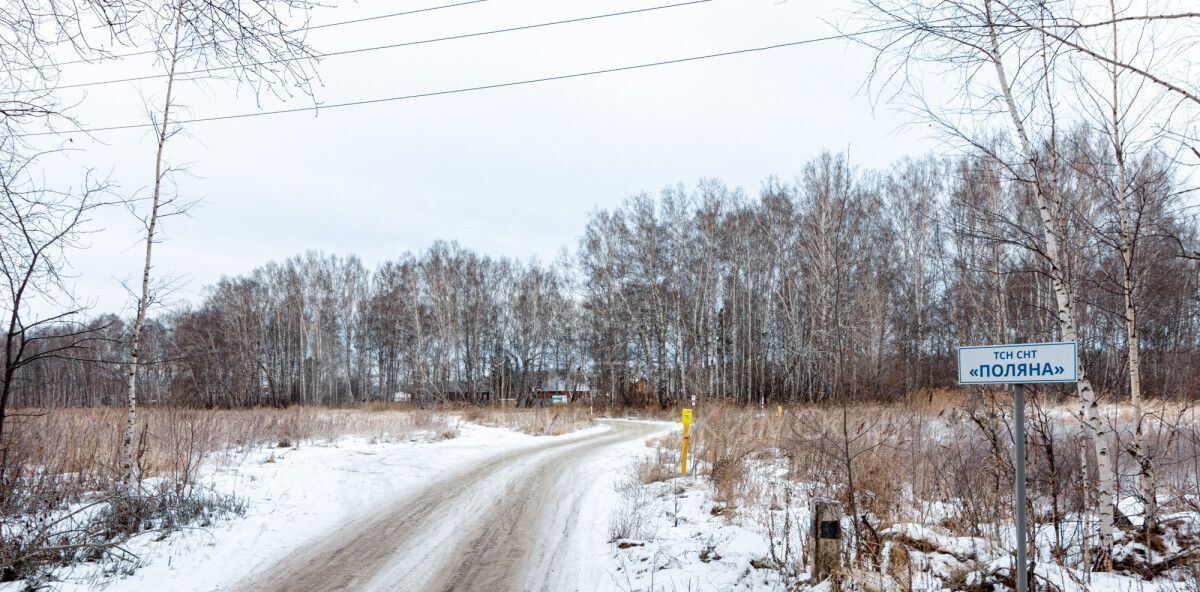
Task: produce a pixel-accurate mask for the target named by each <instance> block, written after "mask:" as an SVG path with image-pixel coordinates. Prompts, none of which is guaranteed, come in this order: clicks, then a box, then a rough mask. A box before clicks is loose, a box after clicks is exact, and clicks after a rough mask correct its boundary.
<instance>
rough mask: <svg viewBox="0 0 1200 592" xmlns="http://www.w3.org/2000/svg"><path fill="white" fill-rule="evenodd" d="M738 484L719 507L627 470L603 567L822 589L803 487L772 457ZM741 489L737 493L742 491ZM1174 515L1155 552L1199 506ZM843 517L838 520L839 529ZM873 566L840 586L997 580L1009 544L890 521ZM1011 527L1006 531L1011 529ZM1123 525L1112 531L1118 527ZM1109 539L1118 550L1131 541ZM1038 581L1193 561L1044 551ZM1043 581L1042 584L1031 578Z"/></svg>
mask: <svg viewBox="0 0 1200 592" xmlns="http://www.w3.org/2000/svg"><path fill="white" fill-rule="evenodd" d="M750 464H751V470H750V472H751V482H752V486H751V488H752V489H754V491H753V492H752V493H751V494H750V496H751V499H753V500H754V503H751V504H746V507H740V508H731V507H729V506H728V505H727V504H725V503H722V502H720V501H718V500H717V494H716V491H715V490H714V487H713V485H712V482H711V481H710V480H708V479H706V478H703V477H690V476H689V477H672V478H670V479H667V480H665V481H655V482H652V483H642V482H639V481H637V480H634V479H631V480H629V481H627V482H626V483H625V484H624V486H623V487H621V488H620V490H621V493H622V495H623V501H622V503H621V504H620V505H619V506H618V510H617V514H616V515H615V517H614V523H615V524H619V525H622V526H623V528H622V529H621V535H622V538H619V539H618V540H617V541H615V543H614V544H613V545H611V547H610V549H609V554H608V558H607V560H608V562H609V564H610V566H611V567H610V571H613V572H615V573H617V574H619V575H618V578H617V580H618V582H619V583H620V587H619V589H620V590H623V591H627V592H662V591H675V590H687V591H689V592H749V591H784V590H788V591H791V590H806V591H808V592H828V590H829V583H828V581H826V582H824V583H821V582H814V581H812V580H811V577H810V575H811V574H810V572H809V569H810V567H811V566H809V565H808V561H807V557H806V556H805V551H806V548H807V542H808V541H807V535H808V528H809V523H810V515H809V503H810V499H811V491H809V489H808V488H806V487H805V486H804V484H800V483H795V482H790V481H787V480H786V479H783V476H784V475H785V474H786V473H787V471H786V469H785V468H784V463H783V461H781V460H764V459H760V460H755V461H751V463H750ZM743 501H744V500H743ZM1163 523H1164V524H1166V523H1170V524H1174V526H1173V527H1172V529H1171V530H1170V531H1169V532H1168V535H1167V536H1164V537H1163V543H1164V544H1163V548H1161V549H1159V550H1158V551H1157V552H1156V553H1155V556H1156V558H1157V557H1159V556H1163V555H1169V554H1170V553H1172V552H1176V551H1178V544H1177V542H1176V539H1177V538H1180V537H1183V536H1188V537H1191V538H1192V540H1195V538H1196V533H1197V529H1198V528H1200V517H1197V516H1196V515H1194V514H1188V515H1183V514H1180V515H1173V516H1165V517H1164V518H1163ZM852 528H853V525H852V524H850V523H849V522H848V521H843V524H842V532H850V531H851V530H852ZM879 536H880V539H881V541H882V543H883V548H882V553H881V557H880V560H879V561H880V563H881V564H882V569H873V570H871V571H869V572H868V571H866V570H854V571H852V572H850V573H849V574H848V575H847V576H846V581H845V582H844V583H843V589H849V590H863V591H866V592H903V591H912V590H922V591H928V592H935V591H939V590H945V591H950V590H960V589H964V588H970V589H972V590H993V589H995V590H1005V589H1010V588H1007V587H1005V585H1004V584H1003V583H1002V582H1003V581H1004V580H1005V578H1007V577H1009V574H1010V570H1011V569H1012V567H1011V566H1012V565H1013V563H1012V561H1013V560H1012V556H1011V553H1010V552H1009V549H1010V548H1011V545H1001V544H997V543H996V542H994V541H989V540H987V539H984V538H978V537H968V536H956V535H954V534H952V533H950V532H949V531H947V530H946V529H944V528H939V527H930V526H926V525H921V524H914V523H900V524H895V525H892V526H889V527H888V528H886V529H881V530H880V532H879ZM1011 536H1012V533H1011V531H1009V532H1007V533H1006V538H1007V537H1011ZM1127 538H1128V536H1125V537H1124V539H1127ZM1124 539H1122V538H1119V539H1118V541H1117V542H1118V546H1117V550H1118V555H1121V554H1127V553H1129V552H1131V551H1133V552H1136V550H1137V549H1139V548H1141V546H1140V545H1137V544H1134V543H1131V542H1129V541H1128V540H1124ZM1051 543H1053V540H1051V537H1050V533H1048V532H1039V538H1038V545H1039V547H1040V548H1049V545H1050V544H1051ZM1036 574H1037V578H1038V580H1039V583H1040V584H1042V585H1044V584H1049V585H1050V586H1053V588H1054V589H1056V590H1057V591H1058V592H1195V590H1196V587H1195V586H1196V584H1197V583H1196V581H1195V579H1194V577H1195V575H1194V573H1189V572H1186V571H1181V570H1175V571H1173V572H1168V573H1167V574H1165V575H1164V576H1160V577H1158V578H1155V579H1154V580H1153V581H1147V580H1145V579H1143V578H1141V577H1138V576H1134V575H1121V574H1101V573H1094V574H1090V576H1085V574H1083V573H1082V572H1081V571H1080V570H1077V569H1074V570H1072V569H1065V568H1062V567H1060V566H1058V565H1055V564H1054V563H1052V562H1045V561H1043V562H1041V563H1039V564H1037V565H1036ZM1042 589H1043V590H1044V589H1046V588H1044V587H1043V588H1042Z"/></svg>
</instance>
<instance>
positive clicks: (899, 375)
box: [15, 129, 1200, 407]
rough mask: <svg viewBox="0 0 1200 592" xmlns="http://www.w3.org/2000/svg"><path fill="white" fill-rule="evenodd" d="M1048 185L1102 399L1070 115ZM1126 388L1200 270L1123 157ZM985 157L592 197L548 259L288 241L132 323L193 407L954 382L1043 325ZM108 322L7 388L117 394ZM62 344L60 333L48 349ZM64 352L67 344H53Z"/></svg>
mask: <svg viewBox="0 0 1200 592" xmlns="http://www.w3.org/2000/svg"><path fill="white" fill-rule="evenodd" d="M1056 150H1057V151H1058V158H1056V159H1046V161H1045V162H1054V163H1057V169H1056V170H1053V171H1047V174H1046V175H1045V176H1046V178H1052V179H1054V180H1055V182H1056V183H1057V186H1058V190H1059V191H1060V193H1061V196H1062V203H1063V214H1062V216H1061V228H1060V234H1061V236H1062V237H1063V240H1062V243H1063V244H1061V245H1059V248H1060V249H1062V251H1063V252H1064V253H1065V259H1064V260H1065V261H1066V262H1068V263H1067V269H1066V270H1065V272H1064V273H1065V277H1067V278H1068V282H1069V284H1070V286H1071V287H1072V288H1073V294H1075V297H1076V298H1077V300H1078V302H1077V303H1076V305H1077V307H1078V318H1079V321H1078V323H1079V342H1080V351H1081V354H1082V356H1083V359H1084V365H1085V367H1086V368H1087V370H1088V374H1089V376H1091V377H1092V378H1093V382H1094V383H1095V385H1096V386H1097V388H1099V389H1100V390H1101V392H1105V393H1110V394H1118V393H1126V392H1127V391H1128V367H1127V356H1126V351H1127V350H1126V347H1127V343H1128V339H1127V332H1126V326H1125V314H1126V310H1127V309H1126V303H1125V300H1124V294H1123V290H1122V285H1123V284H1122V281H1123V272H1124V269H1123V264H1122V257H1121V240H1120V233H1119V229H1118V227H1119V224H1118V212H1117V209H1116V203H1115V199H1114V197H1113V196H1114V187H1115V186H1116V180H1115V175H1116V174H1117V173H1116V166H1115V164H1114V159H1113V157H1112V151H1111V146H1110V145H1109V144H1107V143H1106V142H1105V139H1104V138H1102V137H1096V136H1093V135H1091V134H1089V133H1088V132H1087V131H1086V130H1083V129H1080V130H1079V131H1076V132H1075V133H1073V134H1070V135H1069V136H1068V137H1067V138H1066V139H1061V138H1060V139H1059V141H1058V145H1057V146H1056ZM1126 168H1127V170H1128V171H1129V172H1128V176H1129V179H1128V187H1129V190H1128V199H1129V204H1130V205H1131V210H1130V211H1131V216H1132V218H1133V222H1134V228H1136V231H1137V233H1136V236H1135V238H1136V241H1135V243H1134V257H1133V259H1132V264H1131V266H1130V271H1131V272H1132V274H1133V276H1134V277H1135V279H1136V282H1135V284H1134V285H1135V286H1136V290H1135V292H1134V293H1133V294H1132V297H1133V300H1134V304H1135V306H1136V309H1137V314H1138V317H1137V318H1138V325H1139V327H1138V328H1139V338H1140V343H1139V351H1140V353H1141V354H1142V358H1141V359H1142V374H1143V377H1142V388H1143V389H1144V390H1145V392H1146V394H1149V395H1151V396H1158V397H1176V396H1185V397H1193V396H1194V395H1195V393H1194V391H1193V390H1191V389H1190V388H1189V385H1194V384H1196V380H1197V378H1200V376H1198V374H1200V358H1198V356H1197V346H1198V345H1200V292H1198V289H1200V286H1198V280H1200V276H1198V275H1197V262H1196V260H1195V259H1194V258H1192V257H1189V256H1188V255H1187V252H1186V250H1185V249H1184V245H1188V244H1191V243H1192V242H1193V239H1194V238H1195V237H1196V235H1197V233H1198V232H1197V225H1196V221H1195V220H1194V219H1193V218H1192V217H1191V216H1190V215H1188V214H1187V211H1188V210H1187V206H1188V204H1189V203H1190V199H1189V196H1188V191H1187V188H1186V187H1184V186H1183V182H1184V177H1183V176H1181V174H1180V173H1179V172H1178V171H1177V170H1176V167H1175V166H1174V165H1173V164H1172V160H1171V159H1170V158H1168V157H1167V156H1165V155H1163V154H1160V153H1158V152H1154V151H1149V152H1147V153H1146V155H1145V156H1143V157H1141V160H1139V161H1136V162H1133V163H1127V166H1126ZM1010 170H1011V169H1008V168H1006V167H1005V166H1003V165H1002V164H1001V163H999V162H998V161H995V160H993V159H991V158H990V157H988V156H986V151H980V152H979V153H976V154H974V155H970V156H961V157H942V156H934V155H928V156H925V157H922V158H910V159H905V160H903V161H901V162H898V163H896V164H894V165H893V166H891V167H889V168H887V169H885V170H872V169H868V168H863V167H858V166H855V165H854V164H853V163H852V162H851V161H850V159H849V158H848V157H847V156H846V155H845V154H832V153H824V154H821V155H819V156H817V157H816V158H813V159H812V160H810V161H809V162H807V163H804V164H803V165H802V166H801V167H799V172H798V174H797V175H795V176H794V178H787V179H784V178H771V179H768V180H767V181H765V182H764V183H763V185H762V187H761V189H760V190H759V191H758V193H757V194H756V195H749V194H747V193H746V192H745V191H743V190H741V189H733V188H730V187H727V186H726V185H725V184H723V183H721V182H720V181H716V180H704V181H701V182H700V183H699V184H698V185H697V186H695V187H694V188H685V187H683V186H675V187H668V188H666V189H664V190H662V192H661V193H660V194H659V195H657V196H652V195H649V194H642V195H638V196H635V197H632V198H629V199H627V200H626V201H625V202H624V203H623V204H622V205H621V206H619V207H616V208H614V209H611V210H599V211H596V212H594V213H593V214H591V216H590V218H589V220H588V222H587V225H586V228H585V230H584V233H583V236H582V237H581V238H580V240H579V243H578V245H577V247H576V249H575V251H574V253H573V254H572V255H570V256H564V257H562V258H561V259H560V260H557V261H554V262H549V263H544V262H537V261H531V262H523V261H516V260H513V259H506V258H492V257H488V256H484V255H480V254H478V253H475V252H472V251H470V250H468V249H465V248H463V247H461V246H459V245H458V244H456V243H454V242H439V243H436V244H434V245H433V246H432V247H430V248H429V249H428V250H425V251H423V252H420V253H416V254H413V253H406V254H403V255H400V256H398V257H396V258H395V259H392V260H389V261H386V262H384V263H383V264H381V265H379V266H378V267H377V268H375V269H368V268H367V267H366V266H365V265H364V264H363V263H362V262H361V261H360V260H359V259H358V258H357V257H355V256H352V255H351V256H332V255H324V254H320V253H313V252H309V253H305V254H303V255H299V256H296V257H293V258H291V259H288V260H286V261H283V262H272V263H268V264H266V265H264V266H262V267H260V268H258V269H256V270H254V271H252V272H250V273H248V274H246V275H242V276H237V277H226V278H223V279H222V280H220V281H219V282H218V283H216V284H215V285H213V286H210V287H209V288H207V290H206V291H205V295H204V297H203V299H202V301H200V302H198V303H195V304H194V305H189V306H184V307H182V308H179V309H176V310H171V311H166V312H163V313H161V314H159V315H157V316H156V317H154V318H152V319H151V320H150V321H148V322H147V324H146V325H145V327H144V328H143V336H142V339H143V343H144V348H145V354H144V355H145V359H146V360H149V362H146V363H144V365H143V366H142V369H141V372H140V374H139V377H138V380H139V385H140V386H139V389H142V390H141V392H142V393H144V397H145V399H144V400H146V401H151V402H166V401H172V402H183V403H186V404H191V405H201V406H248V405H290V404H335V405H336V404H348V403H353V402H362V401H374V400H390V399H392V398H394V397H395V395H396V394H397V393H408V394H411V395H412V396H413V397H415V399H416V400H418V401H421V402H434V401H441V400H446V399H467V400H475V401H494V400H496V399H497V398H500V397H503V398H509V399H517V400H522V401H523V400H524V399H525V398H526V397H527V396H528V394H529V393H530V392H531V390H533V389H534V388H536V387H538V386H541V385H543V384H544V383H545V382H546V381H547V380H555V379H558V380H561V379H563V378H564V377H566V378H568V379H569V380H571V381H573V383H575V384H588V385H590V386H591V388H592V390H593V391H594V392H595V393H596V401H597V403H601V402H603V403H607V402H610V401H611V402H613V403H624V404H645V403H658V404H667V403H669V402H670V401H673V400H677V399H679V398H681V397H685V396H690V395H697V396H699V397H701V398H707V397H719V398H727V399H732V400H735V401H739V402H759V401H762V400H767V401H825V400H829V399H830V398H832V397H834V396H835V395H839V396H845V397H857V398H875V399H895V398H899V397H905V396H911V395H913V394H914V393H920V392H922V391H924V390H926V389H933V388H937V387H943V386H947V385H951V384H953V383H954V368H955V361H954V352H955V347H957V346H958V345H967V344H981V343H1005V342H1023V341H1050V340H1055V339H1059V331H1058V319H1057V318H1056V306H1055V302H1054V292H1053V289H1052V286H1051V280H1050V276H1049V274H1048V269H1047V258H1046V257H1045V256H1044V254H1043V249H1044V245H1043V239H1042V233H1038V232H1031V231H1029V230H1028V229H1030V228H1036V227H1037V225H1038V222H1037V216H1038V212H1037V211H1036V209H1035V205H1034V204H1035V201H1034V199H1033V197H1032V196H1031V190H1030V185H1029V184H1028V183H1026V182H1022V180H1021V179H1015V178H1013V177H1012V176H1011V174H1010V173H1009V171H1010ZM128 330H129V320H128V319H124V318H120V317H118V316H115V315H103V316H99V317H96V318H94V319H92V320H91V321H90V322H89V330H88V331H87V332H86V333H85V335H84V336H83V337H82V338H81V336H80V333H79V332H78V331H77V330H69V331H66V332H67V333H68V334H69V336H67V337H64V338H63V339H64V340H71V343H69V344H67V343H63V342H62V341H61V340H59V341H56V340H55V339H53V338H48V337H49V336H48V335H45V334H43V335H41V336H40V337H41V338H42V339H39V340H38V342H37V343H38V345H37V347H45V348H49V349H55V350H56V355H53V356H48V357H45V358H42V359H39V360H37V361H36V363H34V364H31V365H30V366H29V367H28V368H27V369H26V374H25V375H24V376H23V377H22V379H21V381H20V384H18V385H17V387H16V389H15V391H16V396H15V401H16V403H17V404H18V405H24V406H37V407H44V406H88V405H107V404H121V403H122V402H123V388H124V382H123V380H124V378H123V364H122V363H121V362H122V353H121V352H122V351H123V350H122V348H123V347H124V346H123V344H124V343H126V341H127V337H126V333H127V332H128ZM67 345H70V347H69V348H66V349H62V348H64V346H67ZM64 352H69V353H67V354H64Z"/></svg>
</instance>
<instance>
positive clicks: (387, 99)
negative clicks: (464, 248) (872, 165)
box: [14, 26, 902, 138]
mask: <svg viewBox="0 0 1200 592" xmlns="http://www.w3.org/2000/svg"><path fill="white" fill-rule="evenodd" d="M900 28H902V27H900V26H894V27H884V28H880V29H871V30H867V31H858V32H856V33H842V34H838V35H829V36H826V37H814V38H811V39H801V40H799V41H790V42H787V43H776V44H774V45H763V46H760V47H749V48H745V49H735V50H732V51H723V52H719V53H709V54H704V55H697V56H690V57H685V58H677V59H673V60H663V61H659V62H648V63H644V64H633V65H629V66H616V67H613V68H604V69H602V70H588V71H586V72H575V73H571V74H559V75H556V76H545V77H542V78H528V79H525V80H514V81H510V82H498V83H495V84H485V85H481V86H468V87H463V88H454V89H447V90H438V91H431V92H424V93H417V94H411V95H399V96H393V97H381V98H375V99H363V100H358V101H347V102H344V103H331V104H328V105H315V106H312V107H292V108H288V109H275V110H269V111H251V112H248V113H233V114H229V115H213V116H209V117H195V118H192V119H179V120H176V121H175V123H177V124H179V125H183V124H187V123H206V122H210V121H224V120H229V119H249V118H252V117H265V116H268V115H284V114H287V113H304V112H308V111H313V112H317V111H321V110H323V109H342V108H346V107H360V106H363V105H375V104H379V103H392V102H398V101H408V100H412V99H424V98H429V97H440V96H444V95H454V94H461V93H470V92H478V91H484V90H492V89H498V88H508V87H513V86H524V85H529V84H540V83H543V82H553V81H556V80H569V79H572V78H584V77H587V76H599V75H602V74H613V73H616V72H628V71H630V70H641V69H645V68H657V67H660V66H670V65H674V64H682V63H686V62H698V61H702V60H711V59H716V58H724V57H730V56H737V55H743V54H748V53H757V52H764V51H771V50H775V49H783V48H786V47H796V46H800V45H810V44H813V43H822V42H825V41H835V40H838V39H849V38H852V37H857V36H859V35H866V34H870V33H881V32H884V31H892V30H897V29H900ZM151 127H154V124H153V123H130V124H125V125H110V126H104V127H93V128H82V129H74V130H63V131H46V132H32V133H26V134H14V135H15V136H16V137H20V138H26V137H32V136H54V135H63V134H80V133H83V134H90V133H95V132H109V131H117V130H128V129H144V128H151Z"/></svg>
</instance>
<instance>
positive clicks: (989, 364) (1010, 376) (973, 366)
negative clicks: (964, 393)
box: [958, 341, 1079, 384]
mask: <svg viewBox="0 0 1200 592" xmlns="http://www.w3.org/2000/svg"><path fill="white" fill-rule="evenodd" d="M1077 380H1079V352H1078V350H1077V348H1076V345H1075V342H1074V341H1063V342H1053V343H1018V344H1013V345H973V346H967V347H960V348H958V382H959V384H1029V383H1035V382H1075V381H1077Z"/></svg>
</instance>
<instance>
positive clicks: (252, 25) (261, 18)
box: [122, 0, 313, 489]
mask: <svg viewBox="0 0 1200 592" xmlns="http://www.w3.org/2000/svg"><path fill="white" fill-rule="evenodd" d="M312 6H313V3H312V2H310V1H309V0H253V1H252V2H239V1H237V0H199V1H193V0H173V1H170V2H162V3H159V4H151V5H150V6H148V7H147V9H146V10H145V11H144V12H143V20H142V21H141V22H140V23H139V24H140V25H141V26H140V29H139V32H141V33H144V34H145V35H146V36H147V37H148V39H149V43H151V44H152V45H153V46H154V48H155V49H156V52H157V53H156V55H157V57H158V58H159V61H160V62H161V63H162V65H163V67H164V69H165V72H166V77H165V93H164V97H163V100H162V108H161V110H160V111H159V112H158V113H157V114H152V115H151V118H152V121H153V123H154V131H155V139H156V146H155V153H154V179H153V183H152V185H151V193H150V198H149V211H148V213H147V214H146V215H145V218H144V222H145V229H146V230H145V245H146V248H145V258H144V261H143V265H142V270H141V271H142V273H141V289H140V292H139V294H138V298H137V302H136V309H135V310H136V312H135V315H134V322H133V326H132V328H131V330H130V336H129V360H128V368H127V370H126V373H127V374H126V381H127V384H126V401H127V403H128V407H129V413H128V416H127V418H126V425H125V432H124V435H123V437H122V448H123V451H124V454H123V463H124V466H123V471H122V473H123V479H125V486H126V487H127V488H130V489H131V488H133V487H134V486H135V484H136V483H137V475H136V474H135V467H136V463H135V462H134V440H135V438H134V436H135V430H136V426H137V402H138V400H137V374H138V370H139V363H140V361H139V356H140V343H139V339H140V337H141V330H142V326H143V324H144V323H145V320H146V313H147V310H148V309H149V307H150V305H151V287H150V284H151V268H152V262H153V248H154V243H155V242H156V240H157V236H156V234H155V233H156V231H157V229H158V224H159V218H160V217H161V216H162V214H163V211H162V209H161V208H162V207H163V206H164V205H169V200H166V199H165V198H164V195H163V190H164V182H165V181H166V180H167V178H168V175H169V174H170V172H171V168H170V166H169V165H167V164H166V162H165V159H164V156H165V149H166V145H167V140H168V139H170V138H172V137H173V136H174V135H175V134H176V133H178V131H179V128H178V126H177V125H176V124H175V123H174V121H173V120H172V119H171V116H172V109H173V108H176V107H177V104H176V97H175V92H176V86H175V85H176V82H177V79H176V77H177V74H178V73H179V66H180V65H181V64H183V63H191V64H195V65H196V66H197V67H206V68H213V67H217V68H219V69H220V70H221V71H222V72H226V73H228V74H229V75H232V76H233V77H235V78H236V79H237V80H238V81H239V82H245V83H248V84H250V85H251V86H253V87H254V89H255V90H256V92H262V91H264V90H267V91H274V92H279V91H278V90H277V89H280V88H281V87H282V86H283V85H285V84H290V85H295V87H296V88H299V89H301V90H302V91H303V92H310V91H311V87H310V86H309V85H310V82H311V80H312V79H313V72H312V69H311V64H310V60H311V57H312V51H311V50H310V49H309V47H308V45H307V43H306V42H305V33H306V31H307V22H308V11H309V10H310V9H311V8H312ZM289 18H290V19H293V21H292V22H289V21H288V20H287V19H289ZM295 19H299V22H295ZM178 211H180V210H176V212H178Z"/></svg>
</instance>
